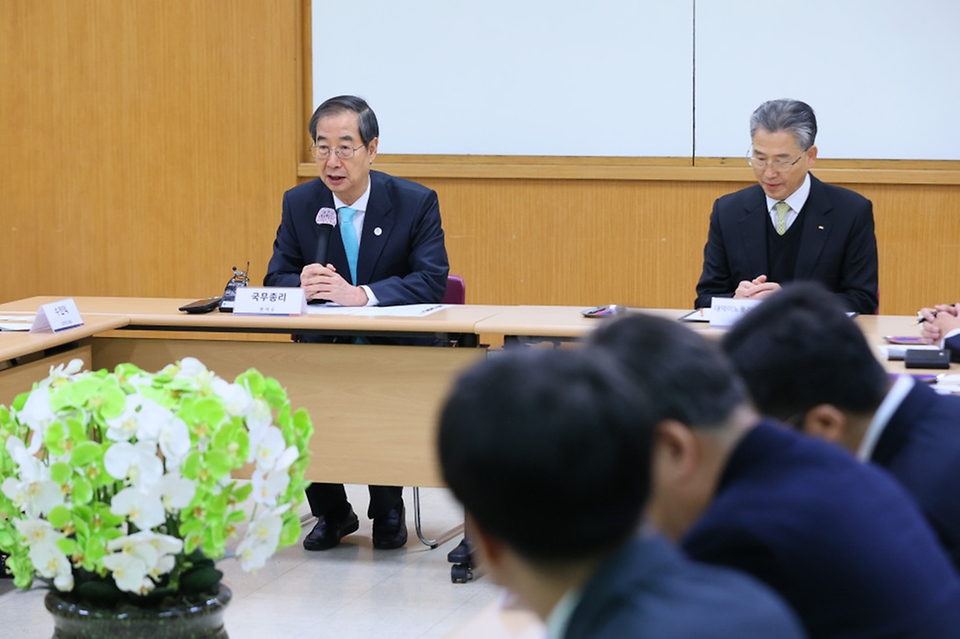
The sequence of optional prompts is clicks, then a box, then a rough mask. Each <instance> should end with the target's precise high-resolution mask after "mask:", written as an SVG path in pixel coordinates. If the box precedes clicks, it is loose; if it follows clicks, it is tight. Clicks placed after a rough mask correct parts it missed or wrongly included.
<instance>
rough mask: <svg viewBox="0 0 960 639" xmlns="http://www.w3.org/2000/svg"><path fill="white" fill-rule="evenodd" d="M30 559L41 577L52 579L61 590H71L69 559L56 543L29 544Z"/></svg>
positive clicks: (71, 574)
mask: <svg viewBox="0 0 960 639" xmlns="http://www.w3.org/2000/svg"><path fill="white" fill-rule="evenodd" d="M29 557H30V561H31V562H33V567H34V568H35V569H36V571H37V573H38V574H39V575H40V576H41V577H46V578H47V579H53V584H54V586H55V587H56V588H57V590H59V591H61V592H69V591H71V590H73V567H72V565H71V564H70V559H69V558H68V557H67V556H66V555H65V554H64V553H63V552H61V550H60V549H59V548H57V546H56V544H38V545H36V546H30V552H29Z"/></svg>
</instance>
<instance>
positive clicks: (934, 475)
mask: <svg viewBox="0 0 960 639" xmlns="http://www.w3.org/2000/svg"><path fill="white" fill-rule="evenodd" d="M871 461H873V462H874V463H875V464H878V465H880V466H882V467H884V468H886V469H887V470H888V471H889V472H890V474H892V475H893V476H894V477H896V478H897V480H898V481H899V482H900V483H901V484H902V485H903V486H904V487H905V488H906V489H907V492H908V493H910V495H911V496H912V497H913V498H914V499H915V500H916V501H917V503H918V504H919V505H920V510H922V511H923V514H924V515H925V516H926V518H927V521H928V522H930V525H931V526H932V527H933V530H934V532H936V533H937V537H939V539H940V543H941V544H942V545H943V547H944V548H945V549H946V550H947V552H948V553H949V554H950V557H951V559H952V560H953V564H954V566H956V567H957V568H958V569H960V501H958V498H957V496H958V495H960V472H958V469H960V397H956V396H952V395H940V394H939V393H937V392H935V391H934V390H933V389H931V388H930V387H929V386H927V385H926V384H921V383H919V382H917V383H914V386H913V388H912V389H911V390H910V392H909V393H908V394H907V396H906V397H904V399H903V401H902V402H901V403H900V406H899V407H897V410H896V411H894V413H893V415H891V417H890V421H889V422H888V423H887V427H886V428H885V429H884V431H883V434H882V435H881V436H880V439H879V440H878V441H877V445H876V447H875V448H874V451H873V455H872V458H871Z"/></svg>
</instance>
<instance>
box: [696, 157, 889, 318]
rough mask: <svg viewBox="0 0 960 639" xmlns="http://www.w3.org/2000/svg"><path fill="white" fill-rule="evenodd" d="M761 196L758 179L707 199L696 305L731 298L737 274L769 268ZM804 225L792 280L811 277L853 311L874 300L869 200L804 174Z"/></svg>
mask: <svg viewBox="0 0 960 639" xmlns="http://www.w3.org/2000/svg"><path fill="white" fill-rule="evenodd" d="M769 223H770V222H769V217H768V211H767V208H766V199H765V196H764V193H763V189H762V188H761V187H760V185H759V184H755V185H753V186H750V187H747V188H745V189H741V190H740V191H736V192H734V193H728V194H727V195H724V196H722V197H720V198H718V199H717V200H716V202H714V206H713V211H712V212H711V214H710V229H709V232H708V235H707V243H706V244H705V245H704V249H703V271H702V273H701V275H700V280H699V281H698V282H697V299H696V301H695V302H694V304H695V305H696V306H697V307H702V306H709V305H710V298H711V297H730V296H732V295H733V293H734V291H736V288H737V286H738V285H739V283H740V282H742V281H744V280H752V279H754V278H756V277H757V276H759V275H766V274H768V271H769V265H768V259H767V244H766V227H767V226H768V225H769ZM796 223H799V224H802V225H803V229H802V234H801V237H800V247H799V251H798V256H797V262H796V266H795V270H794V279H795V280H815V281H819V282H821V283H822V284H823V285H824V286H826V287H827V288H828V289H829V290H831V291H833V292H834V293H837V294H838V295H839V296H840V297H841V298H842V299H843V301H844V303H845V305H846V306H847V307H848V308H849V309H850V310H852V311H856V312H858V313H875V312H876V310H877V304H878V299H879V298H878V294H879V292H878V259H877V240H876V235H875V232H874V219H873V205H872V204H871V202H870V200H868V199H867V198H865V197H863V196H862V195H860V194H859V193H856V192H854V191H851V190H849V189H845V188H842V187H839V186H834V185H832V184H826V183H824V182H821V181H820V180H818V179H817V178H816V177H814V176H813V175H811V176H810V195H809V197H808V198H807V202H806V204H805V205H804V207H803V210H802V211H801V212H800V217H799V218H797V222H796Z"/></svg>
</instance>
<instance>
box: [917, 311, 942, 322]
mask: <svg viewBox="0 0 960 639" xmlns="http://www.w3.org/2000/svg"><path fill="white" fill-rule="evenodd" d="M930 314H931V315H933V316H934V317H936V316H937V311H933V312H932V313H930ZM925 321H927V318H925V317H921V318H920V319H918V320H917V321H916V322H914V325H917V324H922V323H923V322H925Z"/></svg>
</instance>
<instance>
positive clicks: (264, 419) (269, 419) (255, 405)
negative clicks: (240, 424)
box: [244, 399, 273, 444]
mask: <svg viewBox="0 0 960 639" xmlns="http://www.w3.org/2000/svg"><path fill="white" fill-rule="evenodd" d="M244 418H245V419H246V420H247V430H248V431H250V440H251V444H252V443H253V438H254V437H255V436H256V435H257V434H258V433H262V432H263V431H264V430H266V429H267V428H268V427H270V426H271V425H272V424H273V412H272V411H271V410H270V404H268V403H267V402H266V401H264V400H262V399H255V400H253V402H252V403H251V404H250V407H249V408H248V410H247V412H246V414H244Z"/></svg>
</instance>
